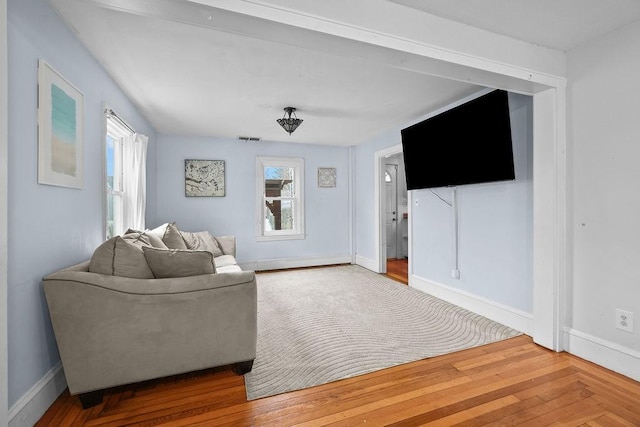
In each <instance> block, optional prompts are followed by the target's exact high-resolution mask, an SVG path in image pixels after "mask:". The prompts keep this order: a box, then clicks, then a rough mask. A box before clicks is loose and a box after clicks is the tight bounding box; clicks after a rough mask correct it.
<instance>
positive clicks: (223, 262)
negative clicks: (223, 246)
mask: <svg viewBox="0 0 640 427" xmlns="http://www.w3.org/2000/svg"><path fill="white" fill-rule="evenodd" d="M213 261H214V262H215V263H216V268H220V267H226V266H227V265H237V262H236V258H235V257H234V256H233V255H221V256H217V257H215V258H214V259H213Z"/></svg>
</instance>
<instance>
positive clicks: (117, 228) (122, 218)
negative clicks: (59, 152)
mask: <svg viewBox="0 0 640 427" xmlns="http://www.w3.org/2000/svg"><path fill="white" fill-rule="evenodd" d="M105 121H106V126H105V127H106V136H105V147H106V149H105V171H106V174H105V175H106V177H105V179H106V183H105V184H106V213H105V217H106V224H105V234H106V238H107V239H110V238H111V237H113V236H116V235H118V234H122V233H124V232H125V230H126V229H127V228H133V229H136V230H144V226H145V225H144V224H145V222H144V216H145V205H146V157H147V143H148V140H149V138H147V137H146V136H145V135H141V134H137V133H135V131H134V130H133V129H132V128H131V126H129V125H127V124H126V122H124V121H123V120H122V119H120V118H119V117H118V116H117V115H116V114H115V113H114V112H113V111H112V110H110V109H105Z"/></svg>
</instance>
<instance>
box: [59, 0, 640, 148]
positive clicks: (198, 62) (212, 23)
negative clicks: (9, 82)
mask: <svg viewBox="0 0 640 427" xmlns="http://www.w3.org/2000/svg"><path fill="white" fill-rule="evenodd" d="M389 1H392V2H394V3H398V4H402V5H404V6H408V7H412V8H415V9H417V10H419V11H420V13H423V12H427V13H430V14H433V15H437V16H440V17H444V18H447V19H452V20H455V21H458V22H462V23H465V24H468V25H474V26H477V27H480V28H483V29H486V30H489V31H493V32H495V33H499V34H502V35H507V36H510V37H513V38H517V39H521V40H524V41H528V42H531V43H536V44H540V45H543V46H547V47H552V48H555V49H561V50H567V49H570V48H572V47H574V46H576V45H579V44H581V43H583V42H584V41H585V40H589V39H591V38H594V37H598V36H600V35H602V34H604V33H606V32H608V31H610V30H613V29H615V28H618V27H620V26H622V25H624V24H626V23H629V22H631V21H634V20H637V19H639V17H640V1H638V0H536V1H525V0H483V1H482V2H478V1H477V0H456V1H455V2H452V1H449V0H389ZM51 3H52V4H53V5H54V7H55V8H56V10H57V11H58V13H59V14H60V16H61V17H62V18H63V20H64V21H65V22H66V23H67V25H68V26H69V27H70V28H71V29H72V30H73V31H74V33H75V34H76V35H77V36H78V38H79V39H80V40H81V42H82V43H83V44H84V45H85V46H86V47H87V48H88V49H89V50H90V51H91V52H92V53H93V55H94V56H95V57H96V59H97V60H98V61H99V62H100V63H101V64H102V65H103V67H104V68H105V69H106V70H107V72H108V73H109V74H110V75H111V76H112V78H113V79H114V80H115V81H116V82H117V83H118V85H119V86H120V87H121V88H122V89H123V91H124V92H125V93H126V94H127V95H128V96H129V98H130V99H131V100H132V101H133V102H134V104H136V106H137V107H138V109H139V111H140V112H141V113H142V114H143V115H144V116H145V117H146V118H147V119H148V120H149V122H150V123H151V125H152V126H153V127H154V128H155V129H156V131H158V132H159V133H163V134H172V135H192V136H213V137H226V138H237V137H239V136H249V137H259V138H261V139H262V140H268V141H288V142H300V143H314V144H328V145H345V146H348V145H357V144H359V143H362V142H364V141H366V140H368V139H370V138H371V137H373V136H375V135H377V134H379V133H381V132H383V131H385V130H387V129H390V128H393V127H396V126H398V125H402V124H405V123H408V122H409V121H411V120H415V119H416V118H418V117H420V116H422V115H424V114H426V113H428V112H430V111H433V110H436V109H438V108H441V107H443V106H445V105H447V104H450V103H452V102H454V101H456V100H459V99H461V98H463V97H465V96H468V95H470V94H472V93H475V92H477V91H478V90H480V89H481V88H479V87H477V86H474V85H472V84H469V83H462V82H458V81H453V80H447V79H442V78H438V77H433V76H429V75H426V74H423V73H416V72H412V71H408V70H402V69H399V68H396V67H390V66H388V65H385V63H384V62H383V61H378V60H376V59H375V57H376V55H377V54H379V52H376V54H371V53H370V54H367V53H366V51H367V49H369V47H368V46H365V45H361V44H358V43H357V42H354V41H345V40H343V39H337V38H335V37H332V36H328V35H322V34H319V33H313V32H311V31H307V30H303V29H299V28H298V29H296V28H293V27H290V26H287V25H282V24H277V23H274V22H269V21H265V20H260V19H257V18H253V17H250V16H246V15H240V14H234V13H231V12H226V11H222V10H218V9H213V8H210V7H208V6H203V5H202V4H196V3H191V2H188V1H185V0H153V1H152V2H151V1H149V0H127V1H122V0H92V1H82V0H51ZM212 14H215V19H213V20H212V19H211V18H210V17H211V16H212ZM105 101H106V102H107V103H108V102H109V100H108V99H105ZM286 106H293V107H296V108H297V112H296V113H297V116H298V117H299V118H301V119H303V120H304V122H303V123H302V125H301V126H300V127H299V128H298V130H296V131H295V132H294V133H293V134H292V135H288V134H287V133H286V132H285V131H284V130H283V129H282V128H280V127H279V125H278V124H277V123H276V119H278V118H280V117H282V116H283V114H284V111H283V108H284V107H286Z"/></svg>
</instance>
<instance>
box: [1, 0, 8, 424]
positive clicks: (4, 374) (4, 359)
mask: <svg viewBox="0 0 640 427" xmlns="http://www.w3.org/2000/svg"><path fill="white" fill-rule="evenodd" d="M0 34H2V37H0V425H3V426H6V425H8V423H9V421H8V411H9V381H8V368H7V364H8V356H7V353H8V343H7V296H8V295H7V292H8V287H7V265H8V264H7V262H8V260H7V244H8V239H7V231H8V225H7V214H8V213H9V208H8V188H7V185H8V181H9V179H8V176H9V174H8V172H7V165H8V158H7V157H8V151H9V150H8V146H9V142H8V139H9V131H8V128H9V117H8V111H9V107H8V105H9V101H8V100H7V97H8V77H7V76H8V74H9V59H8V53H7V52H8V47H7V38H8V34H7V0H0Z"/></svg>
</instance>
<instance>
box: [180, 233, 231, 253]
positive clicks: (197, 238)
mask: <svg viewBox="0 0 640 427" xmlns="http://www.w3.org/2000/svg"><path fill="white" fill-rule="evenodd" d="M180 234H181V235H182V238H183V239H184V243H185V244H186V245H187V249H192V250H196V251H209V252H211V253H212V254H213V256H214V257H218V256H220V255H223V253H222V249H220V245H219V244H218V241H217V240H216V239H215V238H214V237H213V236H212V235H211V233H209V232H208V231H196V232H191V231H180Z"/></svg>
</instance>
